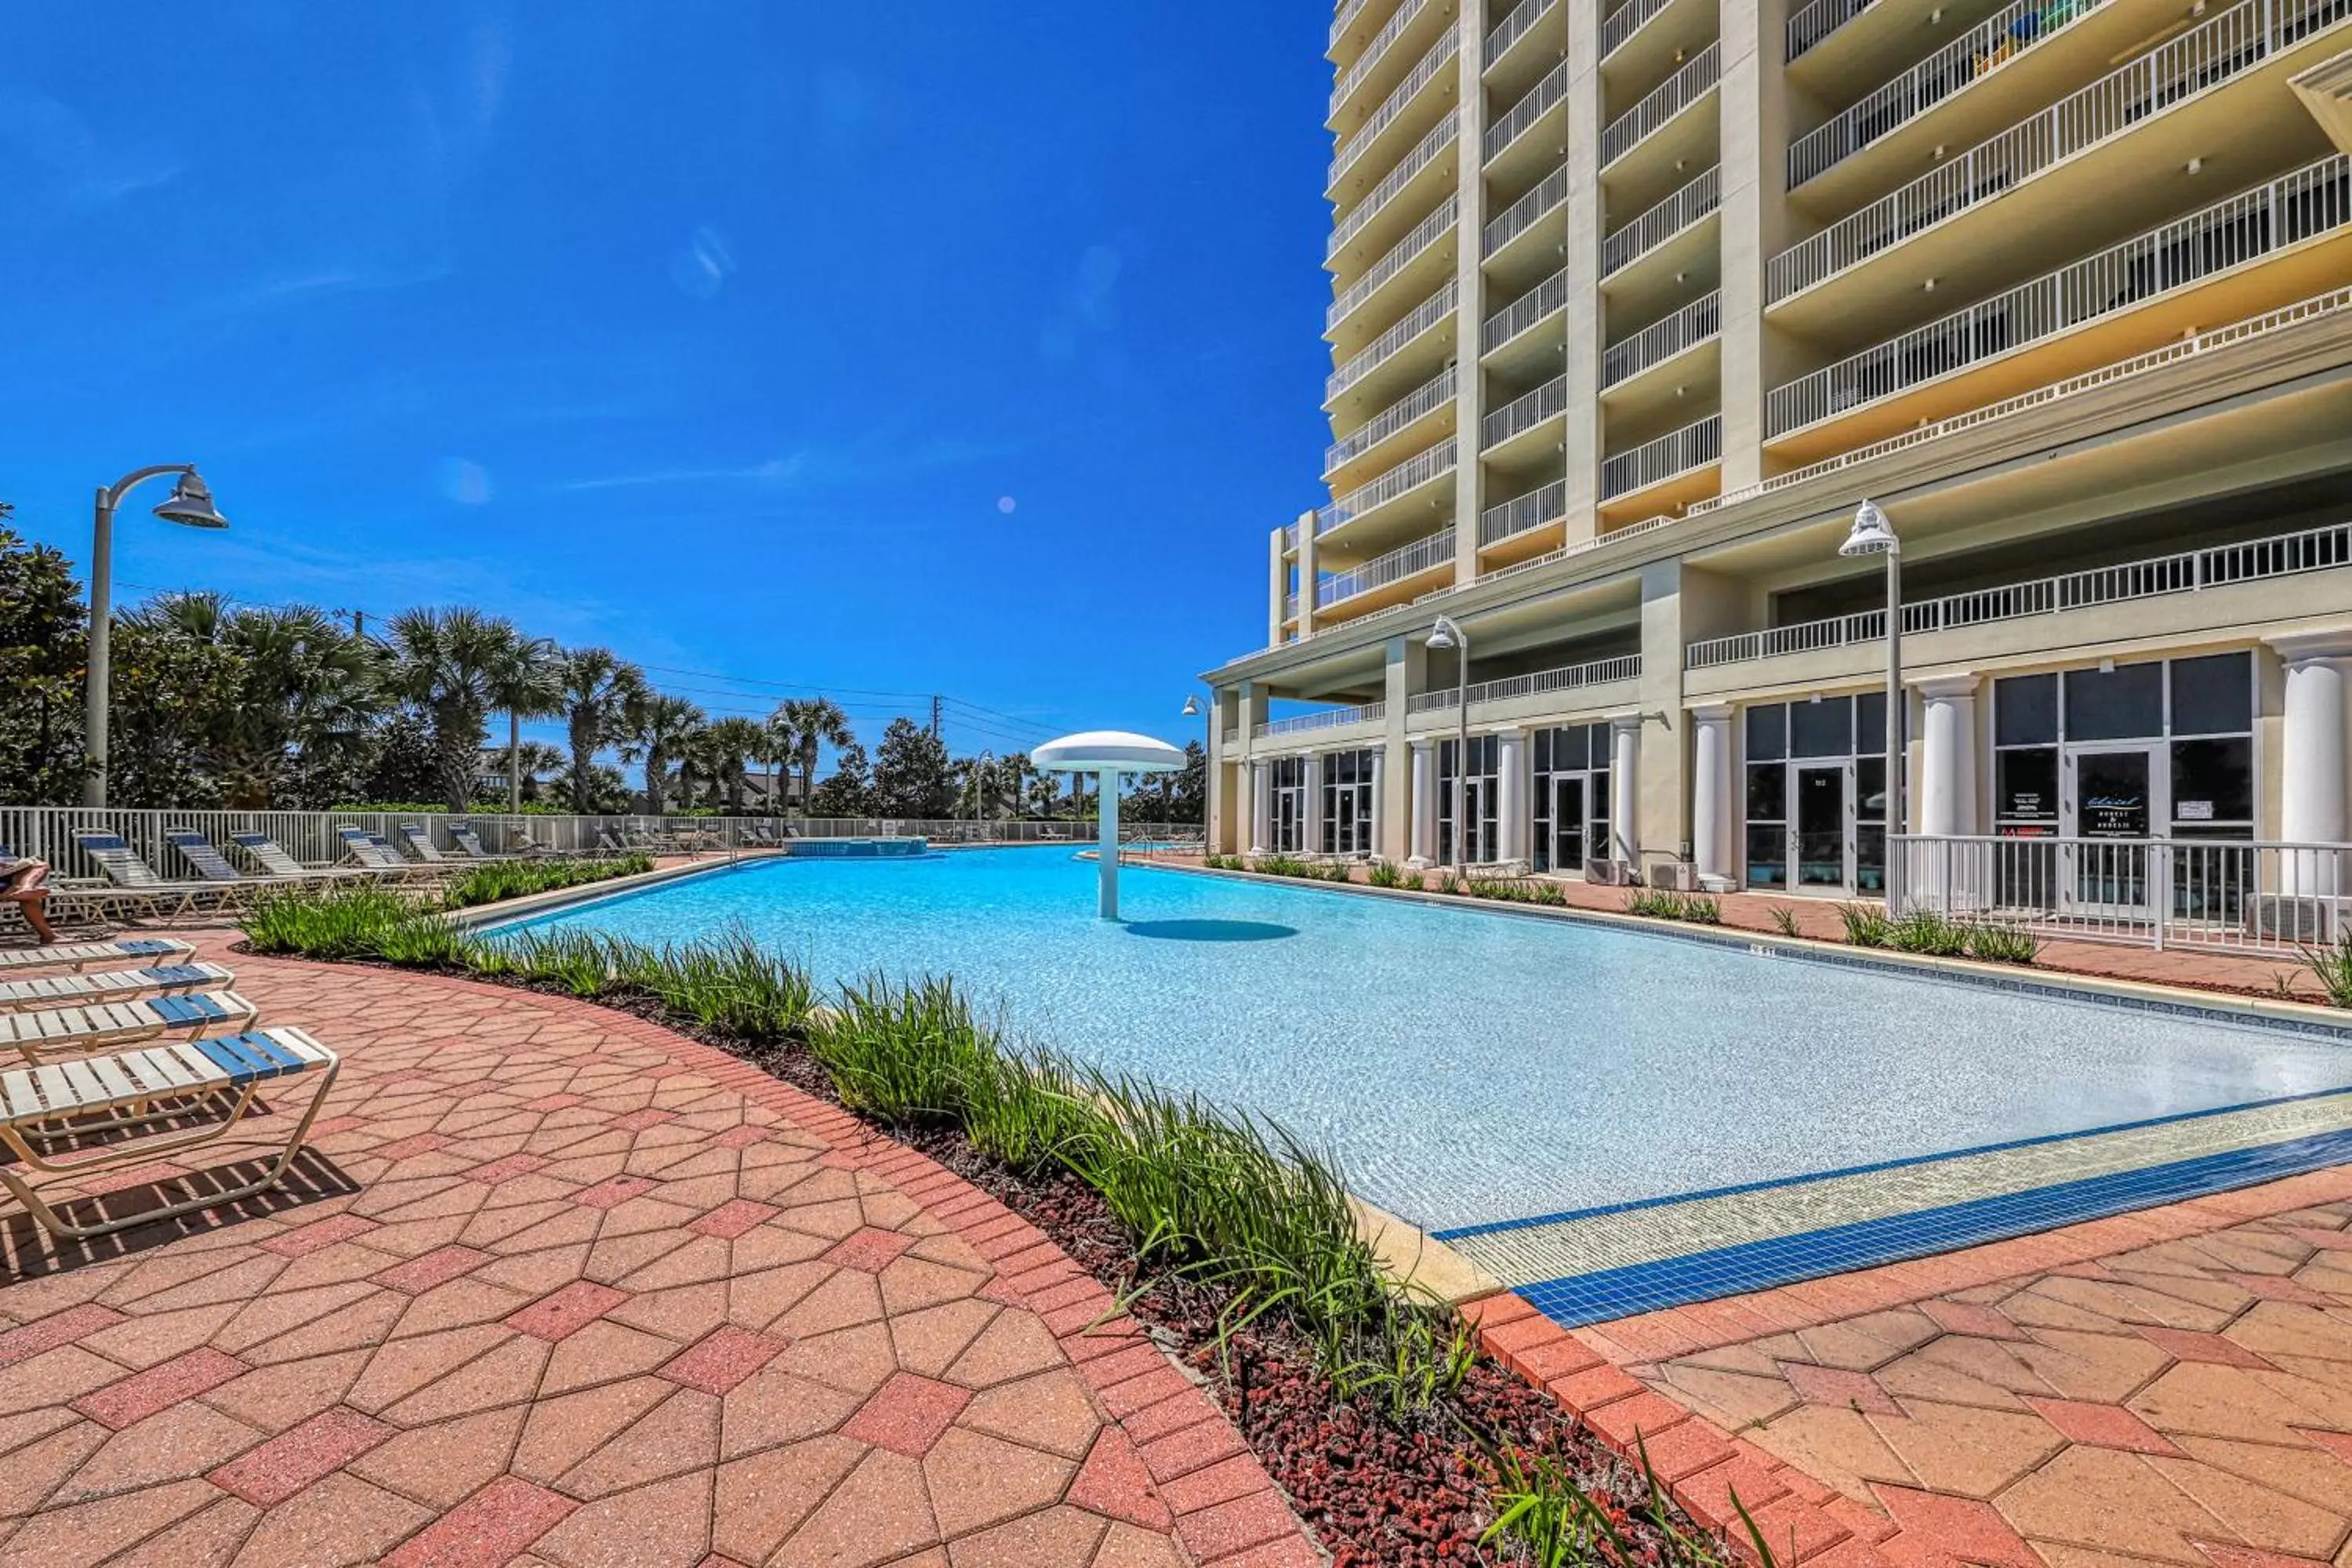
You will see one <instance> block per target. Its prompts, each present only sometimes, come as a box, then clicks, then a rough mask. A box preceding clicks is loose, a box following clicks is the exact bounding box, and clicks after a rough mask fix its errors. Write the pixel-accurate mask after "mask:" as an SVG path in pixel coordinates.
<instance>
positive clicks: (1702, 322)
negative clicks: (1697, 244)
mask: <svg viewBox="0 0 2352 1568" xmlns="http://www.w3.org/2000/svg"><path fill="white" fill-rule="evenodd" d="M1722 330H1723V296H1722V294H1720V293H1710V294H1706V295H1703V296H1701V297H1700V298H1698V299H1696V300H1692V301H1691V302H1690V303H1689V304H1687V305H1685V306H1684V307H1683V308H1682V309H1681V310H1676V311H1675V313H1674V314H1673V315H1671V316H1664V317H1661V318H1660V319H1659V320H1657V321H1652V322H1651V323H1650V324H1649V325H1648V326H1646V327H1643V329H1642V330H1641V331H1638V332H1635V333H1634V334H1633V336H1632V337H1630V338H1627V339H1625V340H1624V341H1623V342H1614V343H1611V344H1610V345H1609V346H1608V348H1606V349H1604V350H1603V351H1601V385H1602V386H1604V387H1610V386H1614V385H1616V384H1618V383H1619V382H1621V381H1629V380H1631V379H1632V378H1633V377H1634V376H1637V375H1639V374H1642V373H1643V371H1645V370H1647V369H1649V368H1650V367H1651V366H1652V365H1654V364H1664V363H1665V362H1666V361H1668V360H1670V359H1672V358H1674V357H1675V355H1676V354H1678V353H1682V352H1683V351H1684V350H1685V349H1687V348H1691V347H1694V346H1696V345H1697V344H1699V343H1703V342H1706V341H1707V339H1709V338H1711V337H1714V336H1715V335H1716V334H1717V332H1719V331H1722Z"/></svg>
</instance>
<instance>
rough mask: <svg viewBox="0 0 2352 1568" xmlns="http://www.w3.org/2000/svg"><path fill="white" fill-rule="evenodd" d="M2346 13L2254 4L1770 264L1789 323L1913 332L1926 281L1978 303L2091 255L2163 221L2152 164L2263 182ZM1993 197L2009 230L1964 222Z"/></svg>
mask: <svg viewBox="0 0 2352 1568" xmlns="http://www.w3.org/2000/svg"><path fill="white" fill-rule="evenodd" d="M2347 16H2352V0H2242V3H2241V4H2239V5H2234V6H2231V8H2230V9H2228V10H2226V11H2223V12H2221V13H2220V14H2219V15H2216V16H2212V17H2211V18H2210V19H2209V20H2208V21H2206V22H2205V23H2204V24H2203V25H2202V26H2199V27H2197V28H2196V29H2194V30H2193V31H2190V32H2188V33H2185V34H2183V35H2181V36H2180V37H2177V38H2174V39H2173V40H2171V41H2170V42H2168V43H2167V44H2164V45H2162V46H2161V47H2158V48H2156V49H2153V50H2151V51H2149V52H2148V53H2147V54H2146V55H2144V56H2142V57H2141V58H2139V59H2137V60H2135V61H2133V62H2132V63H2131V64H2129V65H2127V66H2125V67H2123V68H2120V69H2118V70H2116V71H2114V72H2112V73H2110V74H2109V75H2107V76H2105V77H2103V78H2101V79H2099V80H2097V81H2095V82H2093V83H2092V84H2090V85H2089V86H2087V87H2085V88H2083V89H2081V90H2079V91H2077V92H2075V93H2074V94H2072V95H2071V96H2069V97H2067V98H2065V99H2063V100H2060V101H2059V102H2057V103H2055V104H2053V106H2052V107H2051V108H2050V109H2049V110H2045V111H2044V112H2042V113H2040V114H2037V115H2035V116H2033V117H2032V119H2031V120H2028V121H2023V122H2022V123H2020V124H2017V125H2013V126H2011V128H2010V129H2009V130H2007V131H2005V132H2001V133H2000V135H1998V136H1996V137H1994V138H1992V139H1991V140H1990V141H1988V142H1982V143H1979V145H1977V146H1976V147H1973V148H1971V149H1970V150H1969V151H1968V152H1967V153H1962V154H1960V155H1959V156H1958V157H1956V158H1954V159H1952V160H1951V161H1950V162H1948V163H1945V164H1944V165H1943V166H1942V167H1940V168H1938V169H1936V170H1935V171H1933V172H1932V173H1930V174H1925V175H1923V176H1921V177H1920V178H1919V179H1916V180H1914V181H1913V182H1911V183H1910V184H1907V185H1905V186H1904V187H1903V188H1902V189H1900V190H1898V191H1896V192H1895V193H1894V194H1893V195H1889V196H1887V197H1885V199H1883V200H1881V201H1878V202H1874V203H1873V204H1872V205H1869V206H1867V207H1865V208H1864V209H1863V210H1861V211H1860V212H1857V213H1855V214H1854V215H1853V216H1851V217H1848V218H1845V219H1843V220H1842V221H1840V222H1838V223H1835V224H1832V226H1829V227H1828V228H1826V229H1824V230H1822V232H1821V233H1819V234H1817V235H1815V236H1813V237H1811V238H1810V239H1807V240H1805V241H1803V242H1801V244H1798V245H1795V246H1792V247H1790V248H1789V249H1787V250H1784V251H1782V252H1781V253H1780V255H1778V256H1776V257H1774V258H1772V259H1771V260H1770V261H1769V263H1767V265H1766V268H1765V278H1766V298H1767V299H1768V300H1769V301H1770V302H1771V309H1772V310H1773V311H1774V317H1775V321H1776V322H1777V323H1778V324H1780V325H1782V326H1784V327H1787V328H1790V329H1792V330H1795V331H1819V332H1822V333H1824V334H1825V335H1826V334H1832V333H1834V334H1859V333H1863V332H1867V331H1873V330H1883V329H1884V328H1885V327H1888V326H1893V325H1899V324H1900V318H1901V316H1902V315H1903V314H1904V313H1906V311H1908V310H1910V309H1912V308H1913V306H1914V304H1915V303H1916V298H1917V295H1918V292H1919V289H1920V279H1922V278H1923V277H1926V278H1932V279H1937V284H1938V286H1939V287H1951V288H1953V289H1956V290H1957V291H1958V292H1960V293H1962V294H1963V295H1966V294H1968V293H1971V292H1976V291H1979V290H1982V289H1990V288H1993V287H1997V286H1998V285H1999V283H2000V280H2001V277H2002V275H2003V274H2004V273H2006V274H2007V275H2008V276H2011V277H2014V276H2015V275H2016V272H2017V271H2018V270H2021V269H2024V268H2030V267H2032V266H2033V265H2035V264H2037V263H2038V264H2042V265H2047V264H2049V263H2051V262H2054V261H2057V260H2060V259H2063V258H2064V257H2066V256H2067V255H2068V254H2070V253H2074V254H2079V252H2080V251H2081V250H2082V249H2083V248H2084V243H2083V242H2084V231H2085V228H2086V227H2087V226H2101V227H2107V226H2113V227H2126V226H2130V225H2131V224H2133V223H2134V222H2148V221H2152V220H2155V219H2158V218H2161V217H2163V216H2166V214H2167V209H2168V208H2170V207H2173V206H2175V205H2177V203H2178V201H2179V196H2178V195H2177V193H2176V190H2175V188H2174V187H2173V186H2172V185H2171V184H2170V182H2168V181H2166V180H2160V179H2156V178H2151V177H2149V175H2148V171H2149V170H2151V169H2161V168H2165V167H2167V166H2170V167H2171V168H2175V169H2185V168H2189V166H2190V165H2191V164H2192V163H2194V165H2195V167H2196V168H2197V169H2198V170H2200V171H2201V172H2202V173H2203V174H2204V175H2205V177H2207V178H2212V177H2215V176H2222V177H2226V176H2227V174H2228V173H2229V172H2230V170H2231V168H2232V167H2235V168H2238V169H2242V170H2244V171H2245V172H2246V174H2256V173H2259V172H2260V169H2259V162H2260V159H2261V157H2262V156H2263V149H2265V148H2273V147H2280V146H2292V145H2294V142H2293V141H2292V140H2290V139H2291V138H2293V137H2294V136H2297V135H2303V134H2305V133H2307V131H2308V117H2307V116H2305V115H2304V112H2303V110H2301V108H2300V107H2299V106H2298V105H2297V104H2296V103H2295V100H2294V96H2293V94H2291V93H2289V92H2287V91H2285V90H2284V78H2285V77H2286V76H2287V75H2290V74H2292V73H2293V71H2294V69H2295V68H2296V66H2297V62H2298V61H2300V60H2302V59H2304V58H2308V57H2312V56H2316V55H2317V54H2319V53H2320V52H2322V51H2323V50H2324V49H2325V48H2326V47H2327V43H2326V41H2325V39H2324V38H2323V37H2322V36H2323V35H2324V34H2327V33H2331V32H2333V31H2335V30H2336V29H2337V28H2338V27H2339V26H2340V25H2341V23H2342V22H2343V21H2344V19H2345V18H2346V17H2347ZM2273 76H2275V77H2277V78H2278V79H2279V80H2278V81H2277V82H2271V81H2269V80H2268V79H2269V78H2271V77H2273ZM2241 84H2242V85H2244V86H2245V87H2246V88H2247V89H2248V90H2247V91H2244V92H2237V91H2233V90H2232V89H2233V88H2235V87H2237V86H2239V85H2241ZM2265 89H2268V90H2265ZM2126 140H2128V141H2129V142H2131V144H2132V145H2131V148H2130V150H2129V151H2128V152H2127V153H2126V152H2122V151H2119V150H2118V144H2120V143H2122V142H2125V141H2126ZM1995 197H2006V198H2007V200H2006V201H2004V202H2003V203H2002V205H2001V209H2000V221H1999V223H1998V226H1992V227H1990V228H1988V226H1984V225H1977V224H1973V223H1970V222H1968V221H1966V215H1967V214H1968V213H1969V211H1970V210H1971V209H1973V208H1976V207H1979V206H1982V205H1987V204H1989V203H1990V202H1991V201H1992V200H1993V198H1995ZM1990 221H1991V220H1988V223H1989V224H1990ZM2113 227H2109V228H2108V232H2113ZM1898 253H1899V255H1898ZM1832 279H1836V280H1838V285H1839V286H1838V287H1837V288H1836V289H1833V290H1832V289H1822V285H1823V284H1825V283H1827V282H1829V281H1831V280H1832ZM1849 341H1851V338H1850V337H1849Z"/></svg>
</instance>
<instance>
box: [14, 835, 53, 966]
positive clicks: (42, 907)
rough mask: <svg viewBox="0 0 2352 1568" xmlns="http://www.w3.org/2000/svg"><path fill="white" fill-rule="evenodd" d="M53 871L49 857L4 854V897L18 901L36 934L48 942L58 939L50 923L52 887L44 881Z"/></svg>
mask: <svg viewBox="0 0 2352 1568" xmlns="http://www.w3.org/2000/svg"><path fill="white" fill-rule="evenodd" d="M48 874H49V863H48V862H47V861H46V860H28V859H25V858H20V857H17V856H14V855H0V901H5V902H10V903H14V904H15V905H16V907H17V908H18V909H20V910H24V911H25V923H26V925H29V926H31V927H32V928H33V934H34V935H36V936H37V937H39V938H40V939H41V944H42V945H43V946H45V947H46V946H47V945H48V944H49V943H50V942H55V941H57V940H58V933H57V931H55V930H54V929H53V928H51V926H50V925H49V916H48V902H49V889H47V888H46V887H44V886H43V885H42V884H43V882H44V881H45V880H46V879H47V877H48Z"/></svg>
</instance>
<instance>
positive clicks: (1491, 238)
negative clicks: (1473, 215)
mask: <svg viewBox="0 0 2352 1568" xmlns="http://www.w3.org/2000/svg"><path fill="white" fill-rule="evenodd" d="M1567 200H1568V165H1567V164H1565V163H1563V164H1561V165H1560V166H1559V168H1557V169H1554V170H1553V171H1552V172H1551V173H1550V174H1546V175H1545V176H1544V177H1543V183H1542V184H1538V185H1537V186H1536V188H1535V189H1533V190H1531V191H1529V192H1528V194H1527V195H1523V196H1521V197H1520V198H1519V199H1518V200H1517V201H1515V202H1513V203H1512V204H1511V205H1509V206H1507V207H1505V208H1504V209H1503V210H1502V211H1501V212H1500V213H1497V214H1496V216H1494V217H1492V218H1490V219H1489V220H1487V224H1486V230H1485V232H1484V233H1483V234H1482V235H1481V236H1480V242H1481V252H1480V254H1482V255H1483V256H1484V257H1485V258H1486V259H1487V260H1489V261H1492V260H1494V259H1495V258H1496V257H1497V256H1499V255H1501V254H1502V252H1503V250H1504V248H1505V247H1507V246H1508V245H1509V244H1510V243H1511V241H1513V240H1515V239H1517V238H1518V237H1520V236H1521V235H1523V234H1526V233H1527V232H1528V230H1529V229H1531V228H1533V227H1534V226H1536V224H1537V223H1538V222H1539V221H1540V220H1541V219H1542V218H1543V216H1545V215H1546V214H1547V213H1551V212H1556V211H1558V210H1559V207H1560V205H1562V204H1563V203H1565V202H1566V201H1567ZM1561 238H1562V240H1565V239H1566V238H1567V236H1566V235H1562V236H1561Z"/></svg>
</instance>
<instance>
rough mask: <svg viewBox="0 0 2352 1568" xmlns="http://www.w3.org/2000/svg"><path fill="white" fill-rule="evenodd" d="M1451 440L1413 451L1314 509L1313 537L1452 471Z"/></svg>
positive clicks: (1449, 437)
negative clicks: (1403, 458)
mask: <svg viewBox="0 0 2352 1568" xmlns="http://www.w3.org/2000/svg"><path fill="white" fill-rule="evenodd" d="M1453 471H1454V437H1451V436H1448V437H1445V439H1444V440H1443V441H1440V442H1439V443H1437V445H1436V446H1434V447H1430V448H1429V449H1428V450H1426V451H1422V452H1415V453H1414V454H1413V455H1412V457H1410V458H1406V459H1405V460H1404V461H1403V462H1402V463H1399V464H1398V465H1397V466H1396V467H1395V468H1391V469H1390V470H1389V471H1388V472H1387V473H1385V474H1382V475H1381V477H1380V478H1379V479H1373V480H1371V481H1370V483H1367V484H1361V485H1358V486H1357V487H1356V488H1355V489H1352V490H1349V492H1348V493H1347V494H1346V495H1344V496H1341V497H1340V498H1339V500H1335V501H1333V502H1331V504H1330V505H1328V506H1323V507H1318V508H1317V509H1316V510H1315V537H1316V538H1318V539H1320V538H1322V537H1323V536H1324V535H1325V534H1327V533H1328V532H1330V531H1332V530H1333V529H1335V528H1337V527H1339V525H1340V524H1341V523H1343V522H1352V521H1355V520H1356V519H1357V518H1360V517H1361V516H1363V515H1364V513H1366V512H1368V511H1370V510H1372V509H1373V508H1375V507H1380V506H1386V505H1387V504H1388V503H1389V502H1391V501H1392V500H1396V499H1397V498H1398V497H1399V496H1402V495H1405V494H1409V493H1410V492H1412V491H1413V490H1417V489H1420V488H1421V487H1422V486H1423V485H1425V484H1427V483H1429V482H1430V481H1431V480H1432V479H1438V478H1441V477H1443V476H1444V475H1446V474H1450V473H1452V472H1453Z"/></svg>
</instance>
